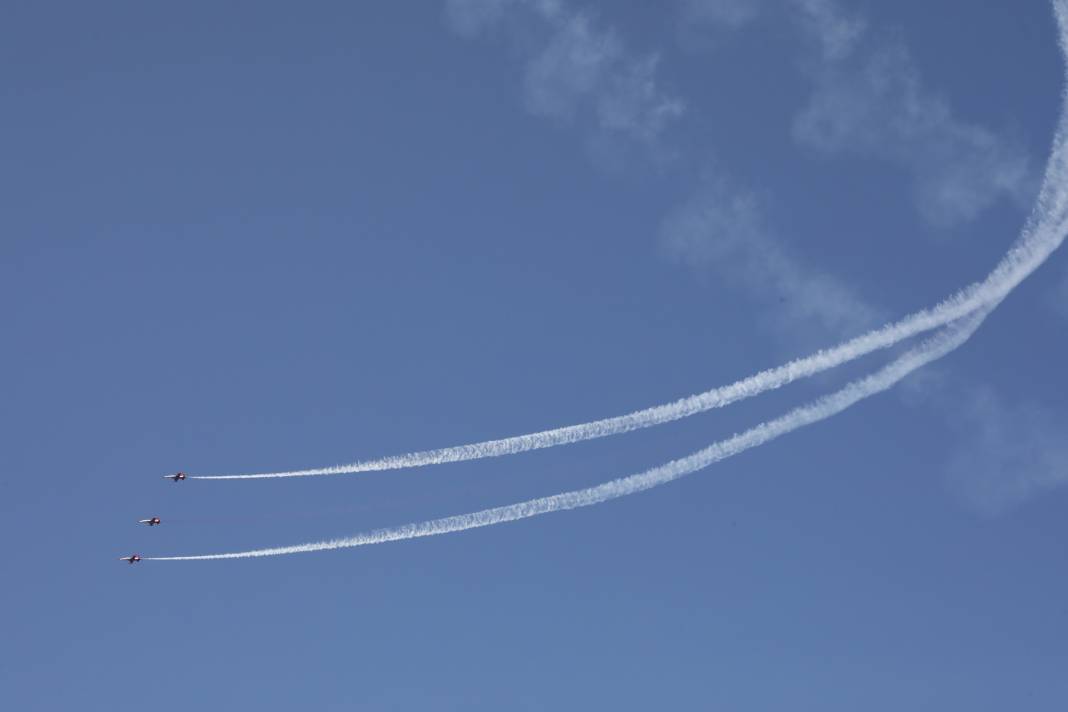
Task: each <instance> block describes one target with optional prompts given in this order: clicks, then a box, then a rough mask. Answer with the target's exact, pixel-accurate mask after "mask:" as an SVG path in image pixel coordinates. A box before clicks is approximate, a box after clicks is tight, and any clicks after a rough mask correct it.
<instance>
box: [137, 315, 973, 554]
mask: <svg viewBox="0 0 1068 712" xmlns="http://www.w3.org/2000/svg"><path fill="white" fill-rule="evenodd" d="M987 313H988V312H987V311H978V312H975V313H974V314H972V315H971V316H969V317H966V318H965V319H963V320H961V321H960V322H959V323H954V324H951V325H950V326H948V327H947V328H946V329H944V330H943V331H941V332H939V333H938V334H936V335H935V336H933V337H931V338H930V339H929V340H927V341H925V342H924V343H922V344H921V345H919V346H916V347H914V348H913V349H911V350H910V351H908V352H906V353H905V354H904V355H902V356H900V357H899V358H897V359H896V360H895V361H893V362H892V363H890V364H889V365H888V366H885V367H884V368H882V369H881V370H879V371H877V372H876V373H874V374H873V375H870V376H867V377H866V378H862V379H860V380H857V381H853V382H852V383H850V384H848V385H847V386H845V387H844V388H842V389H841V390H839V391H836V392H835V393H833V394H831V395H829V396H825V397H823V398H820V399H818V400H816V401H814V402H812V403H810V404H808V405H805V406H801V407H800V408H796V409H794V410H792V411H790V412H789V413H787V414H786V415H784V416H781V417H779V418H776V419H775V420H769V421H767V422H765V423H761V424H760V425H758V426H756V427H754V428H751V429H749V430H747V431H745V432H744V433H741V434H739V435H735V436H733V437H731V438H727V439H726V440H721V441H719V442H717V443H714V444H712V445H710V446H709V447H706V448H705V449H703V450H700V451H698V452H695V453H693V454H692V455H689V456H687V457H684V458H681V459H679V460H673V461H671V462H669V463H667V464H665V465H661V466H659V467H654V468H653V469H651V470H646V471H645V472H641V473H639V474H635V475H630V476H629V477H623V478H620V479H617V480H612V481H610V482H605V483H603V484H600V485H596V486H594V487H588V488H586V489H580V490H573V491H571V492H563V493H561V494H554V495H551V496H549V497H539V498H538V499H531V500H527V501H526V502H519V503H517V504H508V505H505V506H502V507H494V508H492V509H484V510H482V511H480V512H472V513H470V514H460V515H456V516H452V517H445V518H443V519H432V520H429V521H425V522H417V523H413V524H406V525H403V526H399V527H392V528H388V529H378V530H376V531H372V532H368V533H366V534H357V535H356V536H353V537H349V538H346V539H333V540H330V541H320V542H313V543H309V544H297V545H295V546H281V547H277V548H273V549H255V550H252V551H238V552H232V553H226V554H202V555H198V556H167V557H156V558H146V560H148V561H210V560H218V559H251V558H259V557H264V556H281V555H283V554H305V553H310V552H313V551H329V550H332V549H349V548H352V547H357V546H367V545H370V544H383V543H385V542H388V541H400V540H402V539H416V538H419V537H426V536H437V535H440V534H448V533H450V532H458V531H464V530H467V529H477V528H480V527H489V526H494V525H497V524H504V523H505V522H514V521H516V520H519V519H529V518H531V517H537V516H540V515H542V514H548V513H550V512H559V511H562V510H565V509H578V508H580V507H589V506H592V505H594V504H600V503H601V502H607V501H608V500H611V499H618V498H619V497H626V496H628V495H632V494H636V493H638V492H642V491H644V490H647V489H652V488H653V487H659V486H660V485H663V484H667V483H668V482H671V481H673V480H677V479H679V478H680V477H684V476H686V475H689V474H691V473H693V472H696V471H698V470H701V469H704V468H706V467H708V466H709V465H712V464H713V463H716V462H719V461H720V460H725V459H727V458H728V457H733V456H734V455H738V454H740V453H743V452H745V451H746V450H750V449H752V448H755V447H759V446H760V445H763V444H765V443H767V442H769V441H771V440H774V439H775V438H778V437H779V436H781V435H785V434H787V433H789V432H792V431H794V430H797V429H798V428H801V427H804V426H806V425H811V424H812V423H817V422H819V421H821V420H824V419H826V418H829V417H831V416H832V415H836V414H837V413H841V412H842V411H843V410H845V409H846V408H849V407H850V406H852V405H853V404H855V403H857V402H859V401H861V400H863V399H865V398H867V397H868V396H871V395H874V394H876V393H881V392H882V391H885V390H887V389H888V388H890V387H891V386H893V385H894V384H895V383H897V382H898V381H900V380H901V379H902V378H904V377H905V376H907V375H908V374H910V373H912V372H913V371H915V370H916V369H917V368H920V367H921V366H923V365H925V364H928V363H930V362H931V361H934V360H936V359H939V358H942V357H943V356H945V355H946V354H948V353H950V352H951V351H953V350H954V349H956V348H957V347H958V346H960V345H961V344H963V343H964V342H965V341H967V340H968V338H969V337H970V336H971V335H972V334H973V333H974V332H975V330H976V329H977V328H978V327H979V324H981V323H982V321H983V319H984V318H986V315H987Z"/></svg>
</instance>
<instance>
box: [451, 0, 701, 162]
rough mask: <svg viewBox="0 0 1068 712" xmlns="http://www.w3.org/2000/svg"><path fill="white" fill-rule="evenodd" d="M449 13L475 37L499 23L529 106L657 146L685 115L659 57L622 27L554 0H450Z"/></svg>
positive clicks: (543, 113) (457, 25) (462, 31)
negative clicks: (517, 60) (514, 54)
mask: <svg viewBox="0 0 1068 712" xmlns="http://www.w3.org/2000/svg"><path fill="white" fill-rule="evenodd" d="M446 11H447V16H448V18H449V21H450V24H451V26H452V27H453V28H454V29H455V30H456V31H457V32H458V33H460V34H462V35H464V36H467V37H471V36H474V35H477V34H479V33H482V32H487V31H490V30H493V29H495V28H498V27H499V28H503V29H504V32H503V34H504V35H505V36H506V37H507V38H508V40H509V41H510V42H511V43H512V44H513V46H514V47H515V48H516V49H517V50H518V51H519V53H520V54H521V55H522V57H523V62H524V65H525V66H524V71H523V97H524V103H525V104H526V106H527V108H528V109H529V110H530V111H531V113H533V114H536V115H539V116H545V117H549V118H552V119H556V120H559V121H586V122H588V123H589V124H591V125H592V126H593V127H595V129H596V131H597V132H599V133H604V134H609V135H611V136H614V137H626V138H628V139H633V140H636V141H639V142H642V143H644V144H647V145H650V146H653V145H656V143H657V142H658V140H659V139H660V137H661V135H662V133H663V131H664V129H665V128H666V127H667V126H668V124H670V123H671V122H672V121H673V120H675V119H677V118H678V117H679V116H681V115H682V113H683V111H684V106H683V103H682V101H680V100H679V99H677V98H675V97H673V96H671V95H670V94H669V93H667V92H665V91H664V90H663V89H661V88H660V86H659V83H658V78H657V66H658V63H659V58H658V56H657V55H656V54H655V53H648V54H638V55H636V54H633V53H631V52H630V51H629V50H628V48H627V47H626V45H625V43H624V41H623V40H622V38H621V37H620V36H619V34H618V33H617V32H616V31H615V30H613V29H612V28H610V27H604V26H602V25H600V24H599V23H598V22H597V21H596V19H595V18H594V17H593V16H591V15H589V14H586V13H583V12H579V11H575V10H571V9H570V8H568V7H567V6H565V5H564V4H563V3H562V2H558V1H556V0H448V2H447V3H446Z"/></svg>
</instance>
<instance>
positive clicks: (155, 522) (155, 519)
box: [137, 517, 160, 527]
mask: <svg viewBox="0 0 1068 712" xmlns="http://www.w3.org/2000/svg"><path fill="white" fill-rule="evenodd" d="M159 522H160V519H159V517H152V518H151V519H138V520H137V523H138V524H147V525H148V526H150V527H154V526H158V525H159Z"/></svg>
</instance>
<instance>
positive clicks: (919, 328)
mask: <svg viewBox="0 0 1068 712" xmlns="http://www.w3.org/2000/svg"><path fill="white" fill-rule="evenodd" d="M1053 9H1054V14H1055V15H1056V19H1057V24H1058V27H1059V29H1060V37H1059V43H1060V45H1061V49H1062V52H1066V53H1068V0H1054V2H1053ZM1065 124H1066V119H1065V115H1064V113H1063V112H1062V117H1061V121H1060V125H1059V128H1058V130H1057V133H1056V135H1055V137H1054V142H1053V149H1052V153H1051V156H1050V159H1049V162H1048V163H1047V165H1046V172H1045V177H1044V180H1043V183H1042V188H1041V191H1040V193H1039V196H1038V200H1037V202H1036V205H1035V208H1034V210H1033V211H1032V214H1031V217H1030V218H1029V219H1028V221H1027V224H1026V225H1025V226H1024V229H1023V231H1022V232H1021V234H1020V236H1019V237H1018V238H1017V240H1016V243H1015V244H1014V245H1013V246H1012V247H1011V248H1010V249H1009V251H1008V252H1007V253H1006V254H1005V256H1004V257H1002V259H1001V261H1000V262H999V263H998V264H997V266H996V267H995V268H994V270H993V271H992V272H991V273H990V274H989V275H988V276H987V277H986V279H984V280H983V281H981V282H976V283H973V284H972V285H970V286H968V287H966V288H964V289H962V290H960V291H959V292H957V293H956V294H954V295H952V296H950V297H949V298H947V299H945V300H944V301H942V302H941V303H939V304H938V305H936V306H935V307H933V308H928V309H923V310H920V311H918V312H915V313H913V314H911V315H909V316H907V317H905V318H903V319H901V320H900V321H898V322H895V323H893V324H888V325H886V326H883V327H882V328H880V329H876V330H874V331H870V332H868V333H866V334H863V335H861V336H858V337H856V338H854V339H852V340H850V341H846V342H843V343H841V344H839V345H837V346H835V347H833V348H830V349H826V350H822V351H818V352H816V353H815V354H812V355H811V356H808V357H805V358H801V359H797V360H794V361H790V362H789V363H786V364H784V365H782V366H778V367H776V368H772V369H768V370H765V371H761V372H760V373H757V374H756V375H753V376H749V377H748V378H744V379H742V380H740V381H736V382H735V383H732V384H729V385H726V386H720V387H718V388H714V389H712V390H709V391H705V392H704V393H699V394H696V395H692V396H688V397H686V398H682V399H680V400H677V401H674V402H672V403H667V404H664V405H658V406H653V407H651V408H646V409H644V410H638V411H634V412H632V413H628V414H626V415H620V416H615V417H611V418H604V419H602V420H595V421H591V422H588V423H581V424H578V425H570V426H566V427H561V428H555V429H552V430H544V431H541V432H536V433H529V434H526V435H516V436H513V437H508V438H502V439H499V440H487V441H484V442H478V443H471V444H468V445H458V446H455V447H446V448H440V449H436V450H424V451H419V452H412V453H407V454H402V455H391V456H388V457H383V458H379V459H375V460H365V461H363V462H355V463H352V464H349V465H335V466H332V467H322V468H316V469H306V470H289V471H285V472H265V473H259V474H241V475H201V476H197V477H190V479H197V480H243V479H272V478H281V477H311V476H319V475H341V474H350V473H356V472H372V471H380V470H396V469H401V468H408V467H422V466H425V465H437V464H442V463H447V462H462V461H466V460H476V459H481V458H487V457H499V456H501V455H511V454H515V453H520V452H526V451H528V450H538V449H542V448H548V447H555V446H557V445H565V444H568V443H575V442H580V441H583V440H593V439H595V438H602V437H607V436H609V435H619V434H622V433H627V432H630V431H633V430H637V429H640V428H648V427H651V426H654V425H660V424H662V423H668V422H671V421H674V420H679V419H681V418H686V417H689V416H691V415H696V414H698V413H703V412H705V411H708V410H712V409H715V408H722V407H723V406H726V405H729V404H731V403H734V402H736V401H739V400H743V399H745V398H751V397H753V396H756V395H759V394H760V393H764V392H766V391H769V390H772V389H776V388H781V387H782V386H785V385H787V384H789V383H792V382H793V381H796V380H798V379H801V378H806V377H809V376H812V375H815V374H817V373H821V372H823V371H826V370H828V369H831V368H835V367H836V366H840V365H842V364H844V363H847V362H849V361H852V360H854V359H857V358H860V357H861V356H864V355H866V354H869V353H872V352H873V351H876V350H879V349H885V348H888V347H891V346H893V345H895V344H897V343H899V342H900V341H902V340H904V339H907V338H909V337H912V336H915V335H917V334H920V333H923V332H927V331H931V330H933V329H937V328H939V327H941V326H944V325H946V324H948V323H950V322H952V321H955V320H957V319H960V318H962V317H964V316H967V315H968V314H970V313H972V312H973V311H976V310H977V309H982V308H986V307H989V306H991V305H994V304H997V303H998V302H1000V301H1001V300H1002V299H1004V298H1005V296H1006V295H1008V294H1009V293H1010V292H1011V291H1012V290H1013V289H1015V288H1016V286H1017V285H1019V284H1020V283H1021V282H1022V281H1023V280H1024V279H1026V278H1027V277H1028V276H1029V275H1030V274H1031V273H1032V272H1034V271H1035V270H1036V269H1037V268H1038V267H1039V266H1040V265H1041V264H1042V263H1043V262H1045V261H1046V259H1047V258H1048V257H1049V256H1050V255H1051V254H1052V253H1053V252H1054V251H1055V250H1056V249H1057V248H1058V247H1060V245H1061V243H1062V242H1063V241H1064V237H1065V227H1066V226H1068V215H1066V211H1065V206H1066V203H1068V190H1066V187H1065V184H1066V181H1068V151H1066V146H1065V140H1066V139H1065V130H1064V129H1065Z"/></svg>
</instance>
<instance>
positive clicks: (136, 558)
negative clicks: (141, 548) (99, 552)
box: [119, 554, 141, 564]
mask: <svg viewBox="0 0 1068 712" xmlns="http://www.w3.org/2000/svg"><path fill="white" fill-rule="evenodd" d="M140 560H141V555H140V554H130V555H129V556H120V557H119V561H126V562H128V563H131V564H136V563H137V562H138V561H140Z"/></svg>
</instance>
